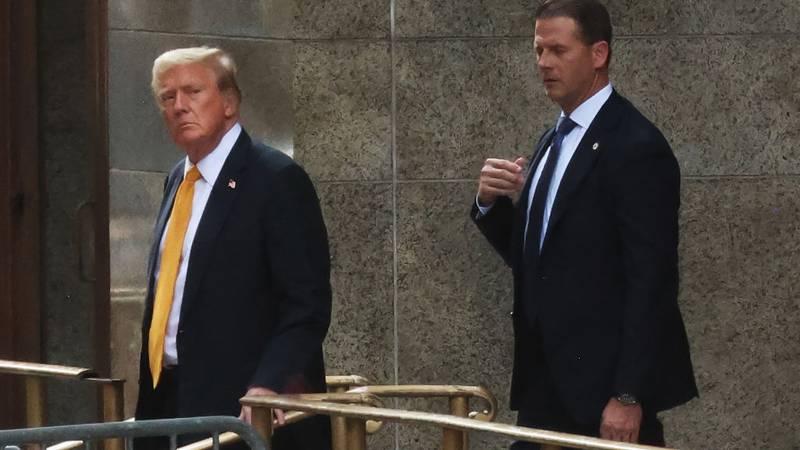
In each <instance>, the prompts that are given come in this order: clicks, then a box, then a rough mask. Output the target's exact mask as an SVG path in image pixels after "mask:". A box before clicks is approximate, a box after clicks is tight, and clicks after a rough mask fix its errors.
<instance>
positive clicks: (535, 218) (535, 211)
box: [525, 117, 577, 257]
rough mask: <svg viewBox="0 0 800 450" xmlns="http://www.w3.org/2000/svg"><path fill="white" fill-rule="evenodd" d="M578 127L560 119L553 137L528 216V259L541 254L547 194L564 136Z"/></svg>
mask: <svg viewBox="0 0 800 450" xmlns="http://www.w3.org/2000/svg"><path fill="white" fill-rule="evenodd" d="M576 125H577V124H576V123H575V122H573V121H572V119H570V118H569V117H561V118H560V119H558V124H557V125H556V134H555V137H553V144H552V145H551V146H550V154H549V155H548V156H547V161H546V162H545V165H544V169H542V173H541V175H539V181H538V183H536V190H534V192H533V201H532V202H531V210H530V215H529V216H528V232H527V234H526V235H525V255H526V257H530V256H533V255H538V254H539V241H540V239H541V236H542V231H543V230H542V223H543V220H544V205H545V203H546V202H547V193H548V192H549V191H550V184H551V182H552V181H553V172H555V169H556V163H558V157H559V155H560V154H561V143H562V142H563V141H564V136H566V135H568V134H569V132H570V131H572V129H573V128H575V126H576ZM540 164H541V163H540ZM534 170H535V169H534ZM534 173H535V172H534ZM534 252H535V253H534Z"/></svg>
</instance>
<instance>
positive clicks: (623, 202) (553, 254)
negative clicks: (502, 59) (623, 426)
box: [471, 91, 697, 423]
mask: <svg viewBox="0 0 800 450" xmlns="http://www.w3.org/2000/svg"><path fill="white" fill-rule="evenodd" d="M552 138H553V130H552V129H551V130H548V131H547V132H546V133H545V134H544V135H543V136H542V138H541V139H540V141H539V143H538V145H537V149H536V153H535V156H534V159H533V161H532V162H531V167H532V168H534V167H536V164H538V161H539V160H540V159H541V157H542V154H543V153H544V151H545V149H546V148H547V147H548V146H549V145H550V141H551V140H552ZM529 172H530V174H532V173H533V172H534V170H533V169H531V170H530V171H529ZM530 178H532V177H531V176H530V175H529V177H528V181H527V184H526V186H525V190H524V191H523V192H524V193H523V195H522V196H521V197H522V198H520V199H519V201H518V202H517V203H516V204H514V203H513V202H512V201H511V200H510V199H509V198H507V197H502V198H500V199H498V200H497V202H496V203H495V205H494V206H493V207H492V208H491V209H490V210H489V212H488V213H487V214H486V215H485V216H481V215H480V214H479V213H478V208H477V205H475V204H473V206H472V213H471V215H472V218H473V220H474V221H475V223H476V224H477V226H478V228H479V229H480V231H481V232H482V233H483V235H484V236H485V237H486V238H487V239H488V241H489V242H490V243H491V244H492V246H493V247H494V248H495V250H496V251H497V252H498V253H499V254H500V255H501V256H502V257H503V259H504V260H505V262H506V263H507V264H508V265H509V266H510V267H511V268H512V271H513V275H514V314H513V322H514V329H515V359H514V374H513V380H512V392H511V405H512V408H514V409H519V408H525V407H526V405H528V404H530V402H535V401H536V399H535V398H532V397H536V396H537V395H538V394H537V393H536V392H532V390H533V389H532V388H531V381H532V380H533V378H534V376H535V374H536V372H535V371H536V370H538V368H540V367H543V364H542V361H538V360H537V359H536V356H535V355H537V354H539V353H542V354H543V356H541V357H544V358H545V359H546V363H547V367H549V368H550V372H551V373H550V375H551V376H552V379H553V380H554V381H555V383H556V386H557V388H558V394H559V396H560V398H561V399H562V401H563V403H564V405H565V406H566V407H567V409H568V410H569V411H570V413H571V414H572V415H573V416H574V418H575V419H576V420H578V421H580V422H584V423H598V422H599V420H600V416H601V414H602V411H603V408H604V407H605V405H606V404H607V403H608V400H609V399H610V398H611V397H612V396H614V395H615V394H617V393H623V392H624V393H629V394H633V395H635V396H636V397H637V398H639V399H640V400H641V402H642V405H643V406H644V407H645V408H648V409H649V410H654V411H660V410H663V409H667V408H670V407H673V406H676V405H678V404H680V403H683V402H686V401H688V400H689V399H691V398H692V397H694V396H696V395H697V388H696V386H695V381H694V375H693V370H692V365H691V360H690V357H689V346H688V341H687V337H686V332H685V330H684V326H683V321H682V318H681V314H680V311H679V309H678V302H677V295H678V209H679V206H680V171H679V167H678V164H677V161H676V159H675V157H674V155H673V154H672V150H671V149H670V147H669V144H668V143H667V141H666V139H664V137H663V135H662V134H661V132H660V131H659V130H658V129H657V128H656V127H655V126H654V125H653V124H652V123H651V122H650V121H648V120H647V119H646V118H645V117H644V116H643V115H641V114H640V113H639V111H637V110H636V108H635V107H634V106H633V105H632V104H631V103H630V102H628V101H627V100H626V99H624V98H623V97H622V96H620V95H619V94H618V93H617V92H616V91H615V92H613V93H612V95H611V97H610V98H609V99H608V101H607V102H606V103H605V105H603V107H602V108H601V110H600V111H599V113H598V115H597V117H596V118H595V120H594V121H593V122H592V124H591V126H590V127H589V129H588V130H587V131H586V133H585V135H584V136H583V139H582V140H581V142H580V143H579V145H578V148H577V150H576V151H575V154H574V156H573V157H572V160H571V161H570V163H569V165H568V168H567V170H566V172H565V174H564V177H563V179H562V181H561V184H560V186H559V189H558V191H557V194H556V199H555V202H554V204H553V209H552V212H551V215H550V221H549V226H548V229H547V232H546V235H545V239H544V243H543V246H542V249H541V252H540V253H539V254H536V255H527V258H525V255H523V239H524V236H523V233H524V229H525V221H526V209H527V208H526V207H527V204H528V199H527V195H528V191H529V188H530V183H531V181H530ZM538 349H542V350H543V352H538V351H537V350H538Z"/></svg>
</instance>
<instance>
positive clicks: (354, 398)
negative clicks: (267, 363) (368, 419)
mask: <svg viewBox="0 0 800 450" xmlns="http://www.w3.org/2000/svg"><path fill="white" fill-rule="evenodd" d="M291 397H292V398H297V399H299V400H305V401H313V402H319V401H325V402H333V403H348V404H353V403H355V404H362V405H371V406H378V407H379V406H382V405H383V403H381V399H380V398H378V397H377V396H375V395H373V394H369V393H313V394H295V395H292V396H291ZM313 415H314V414H313V413H308V412H301V411H292V412H289V413H287V414H286V417H285V423H284V424H283V425H281V424H279V423H278V421H277V420H275V419H273V421H272V427H273V429H275V428H280V427H283V426H286V425H290V424H293V423H295V422H299V421H301V420H303V419H306V418H308V417H311V416H313ZM238 440H239V438H238V436H237V435H236V434H234V433H222V434H220V435H219V443H220V444H230V443H233V442H238ZM213 445H214V442H213V440H212V439H211V438H208V439H203V440H202V441H197V442H193V443H191V444H189V445H185V446H183V447H180V448H179V449H178V450H208V449H210V448H213Z"/></svg>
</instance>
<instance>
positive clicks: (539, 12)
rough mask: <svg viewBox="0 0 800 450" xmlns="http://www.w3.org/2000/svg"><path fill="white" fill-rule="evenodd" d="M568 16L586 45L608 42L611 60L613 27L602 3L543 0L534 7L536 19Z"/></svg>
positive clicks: (609, 58)
mask: <svg viewBox="0 0 800 450" xmlns="http://www.w3.org/2000/svg"><path fill="white" fill-rule="evenodd" d="M553 17H569V18H570V19H573V20H574V21H575V23H576V24H577V25H578V31H579V33H580V36H579V37H580V39H581V40H582V41H583V42H584V43H585V44H586V45H592V44H594V43H595V42H600V41H606V42H608V61H607V62H606V64H609V63H610V62H611V39H612V38H613V34H614V31H613V28H612V27H611V16H610V15H609V14H608V10H607V9H606V7H605V6H603V4H602V3H600V2H599V1H597V0H545V1H544V2H543V3H542V4H541V5H539V8H537V9H536V19H537V20H538V19H550V18H553Z"/></svg>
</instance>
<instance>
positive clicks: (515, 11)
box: [395, 0, 536, 38]
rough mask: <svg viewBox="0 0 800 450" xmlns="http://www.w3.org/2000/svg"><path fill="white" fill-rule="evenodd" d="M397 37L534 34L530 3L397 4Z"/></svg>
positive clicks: (455, 0)
mask: <svg viewBox="0 0 800 450" xmlns="http://www.w3.org/2000/svg"><path fill="white" fill-rule="evenodd" d="M395 10H396V18H395V26H396V36H397V37H399V38H406V37H436V36H439V37H441V36H450V37H453V36H523V37H528V36H531V35H532V34H533V20H532V18H533V16H534V12H535V10H536V2H532V1H530V0H396V1H395Z"/></svg>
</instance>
